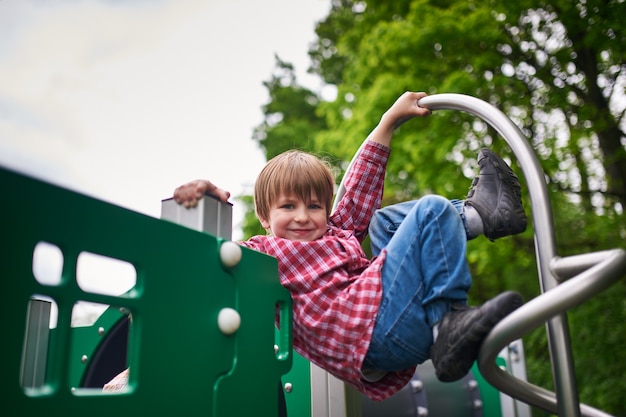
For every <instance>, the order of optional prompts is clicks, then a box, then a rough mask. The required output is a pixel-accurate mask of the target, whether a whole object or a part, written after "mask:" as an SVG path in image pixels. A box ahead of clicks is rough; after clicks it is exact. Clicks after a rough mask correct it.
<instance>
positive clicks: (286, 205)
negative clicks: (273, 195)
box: [280, 204, 294, 210]
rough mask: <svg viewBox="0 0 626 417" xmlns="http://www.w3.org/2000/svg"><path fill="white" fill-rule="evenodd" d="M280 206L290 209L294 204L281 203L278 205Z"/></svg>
mask: <svg viewBox="0 0 626 417" xmlns="http://www.w3.org/2000/svg"><path fill="white" fill-rule="evenodd" d="M280 207H281V208H284V209H288V210H290V209H292V208H293V207H294V205H293V204H283V205H282V206H280Z"/></svg>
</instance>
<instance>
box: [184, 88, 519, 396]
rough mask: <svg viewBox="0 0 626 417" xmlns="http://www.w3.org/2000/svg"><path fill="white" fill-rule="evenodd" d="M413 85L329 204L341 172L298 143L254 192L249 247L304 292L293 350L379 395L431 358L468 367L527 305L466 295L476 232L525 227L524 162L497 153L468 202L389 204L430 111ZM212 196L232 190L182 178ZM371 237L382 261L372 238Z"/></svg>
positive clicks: (507, 296)
mask: <svg viewBox="0 0 626 417" xmlns="http://www.w3.org/2000/svg"><path fill="white" fill-rule="evenodd" d="M425 95H426V94H425V93H415V92H407V93H404V94H403V95H402V96H401V97H400V98H398V100H397V101H396V102H395V103H394V104H393V105H392V106H391V107H390V108H389V109H388V110H387V111H386V112H385V114H384V115H383V116H382V117H381V120H380V122H379V124H378V125H377V126H376V127H375V129H374V130H373V131H372V133H371V134H370V136H369V137H368V139H367V141H366V144H365V145H364V147H363V149H362V151H361V152H360V154H359V156H358V158H357V159H356V160H355V163H354V164H353V168H352V169H351V170H350V172H349V173H347V174H346V175H347V177H346V180H345V184H346V192H345V194H344V195H343V197H342V198H341V200H340V202H339V204H338V206H337V208H336V210H335V211H334V212H333V213H330V210H331V203H332V197H333V191H334V179H333V176H332V174H331V172H330V170H329V169H328V167H327V166H326V165H325V164H324V163H323V162H322V161H320V160H319V159H318V158H316V157H314V156H312V155H310V154H307V153H304V152H299V151H289V152H285V153H283V154H281V155H278V156H277V157H275V158H273V159H272V160H270V161H269V162H268V163H267V165H266V166H265V168H264V169H263V170H262V171H261V173H260V174H259V177H258V179H257V182H256V184H255V190H254V201H255V209H256V214H257V216H258V218H259V220H260V222H261V224H262V226H263V227H264V228H265V229H266V230H267V231H268V235H267V236H255V237H252V238H250V239H248V240H247V241H244V242H240V243H241V244H242V245H244V246H246V247H249V248H252V249H255V250H258V251H261V252H264V253H267V254H268V255H271V256H274V257H276V258H277V259H278V265H279V277H280V280H281V284H282V285H283V286H284V287H286V288H287V289H288V290H289V291H290V293H291V296H292V299H293V313H294V349H295V350H296V351H297V352H298V353H300V354H301V355H303V356H304V357H306V358H307V359H309V360H310V361H311V362H313V363H315V364H317V365H318V366H320V367H322V368H323V369H325V370H327V371H328V372H330V373H332V374H333V375H335V376H337V377H338V378H340V379H342V380H344V381H345V382H347V383H349V384H351V385H353V386H354V387H355V388H356V389H358V390H359V391H360V392H362V393H364V394H365V395H367V396H368V397H370V398H372V399H374V400H383V399H385V398H387V397H389V396H391V395H392V394H394V393H395V392H396V391H398V390H399V389H400V388H402V387H403V386H404V385H406V384H407V382H408V381H409V380H410V378H411V377H412V376H413V374H414V371H415V367H416V366H417V365H418V364H420V363H422V362H424V361H426V360H427V359H432V361H433V364H434V367H435V371H436V374H437V377H438V378H439V379H440V380H442V381H454V380H458V379H460V378H462V377H463V376H465V375H466V374H467V372H469V370H470V368H471V366H472V364H473V362H474V360H475V359H476V357H477V355H478V350H479V348H480V344H481V343H482V341H483V340H484V338H485V337H486V335H487V334H488V332H489V331H490V330H491V329H492V328H493V327H494V326H495V325H496V324H497V323H498V322H499V321H500V320H501V319H502V318H503V317H505V316H506V315H508V314H509V313H510V312H512V311H513V310H515V309H516V308H518V307H519V306H520V305H521V304H522V299H521V296H520V295H519V294H517V293H515V292H506V293H503V294H500V295H499V296H497V297H495V298H494V299H492V300H489V301H488V302H486V303H485V304H483V305H482V306H481V307H479V308H470V307H468V306H467V305H466V304H467V292H468V290H469V288H470V285H471V276H470V273H469V268H468V265H467V261H466V259H465V249H466V240H467V239H471V238H474V237H476V236H478V235H479V234H485V235H486V236H487V237H488V238H490V239H491V240H493V239H497V238H500V237H503V236H506V235H511V234H516V233H521V232H523V231H524V230H525V228H526V216H525V214H524V210H523V208H522V205H521V198H520V185H519V182H518V180H517V177H516V176H515V174H514V173H513V171H512V170H511V169H510V167H508V166H507V165H506V163H505V162H504V161H502V160H501V159H500V158H499V157H497V156H496V155H495V154H493V153H492V152H490V151H488V150H482V151H481V153H480V155H479V165H480V174H479V176H478V177H477V178H476V179H475V180H474V182H473V183H472V187H471V190H470V193H469V195H468V198H467V199H466V201H464V202H462V201H458V200H457V201H449V200H447V199H444V198H443V197H440V196H435V195H430V196H425V197H422V198H420V199H419V200H416V201H410V202H406V203H401V204H397V205H393V206H390V207H387V208H384V209H380V210H379V208H380V203H381V199H382V194H383V181H384V174H385V168H386V163H387V159H388V157H389V153H390V148H389V146H390V144H391V139H392V136H393V132H394V130H395V129H396V128H397V127H398V126H400V125H401V124H402V123H404V122H406V121H407V120H409V119H411V118H413V117H416V116H427V115H429V114H430V110H428V109H427V108H423V107H420V106H419V105H418V101H419V100H420V99H421V98H422V97H424V96H425ZM205 193H208V194H212V195H214V196H216V197H218V198H219V199H221V200H222V201H227V200H228V198H229V196H230V194H229V193H228V192H227V191H225V190H222V189H220V188H218V187H216V186H215V185H214V184H212V183H211V182H209V181H206V180H196V181H192V182H190V183H187V184H185V185H182V186H180V187H178V188H177V189H176V190H175V192H174V199H175V200H176V201H177V202H178V203H180V204H183V205H185V206H186V207H190V206H194V205H196V204H197V201H198V199H199V198H200V197H201V196H202V195H203V194H205ZM368 232H369V234H370V237H371V242H372V243H371V244H372V251H373V253H374V255H375V257H374V258H373V259H371V260H370V259H368V258H367V257H366V255H365V253H364V252H363V250H362V248H361V242H362V241H363V239H364V238H365V236H366V235H367V234H368Z"/></svg>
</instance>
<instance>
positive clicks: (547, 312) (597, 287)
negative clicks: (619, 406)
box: [478, 249, 626, 417]
mask: <svg viewBox="0 0 626 417" xmlns="http://www.w3.org/2000/svg"><path fill="white" fill-rule="evenodd" d="M592 256H598V257H602V258H603V259H602V260H601V261H600V262H598V263H597V264H595V265H593V266H591V267H590V268H588V269H587V270H585V271H583V272H581V273H580V274H578V275H577V276H575V277H573V278H571V279H570V280H568V281H566V282H564V283H562V284H561V285H559V286H558V287H556V288H554V289H552V290H550V291H547V292H545V293H543V294H541V295H540V296H538V297H536V298H534V299H533V300H530V301H528V302H527V303H526V304H524V305H523V306H522V307H520V308H519V309H517V310H516V311H514V312H513V313H511V314H510V315H509V316H507V317H505V318H504V319H503V320H502V321H501V322H500V323H498V325H497V326H496V327H495V328H494V329H493V330H492V331H491V333H489V335H488V336H487V338H486V339H485V341H484V342H483V345H482V348H481V351H480V355H479V358H478V366H479V368H480V372H481V374H482V375H483V376H484V377H485V379H487V380H488V381H489V382H490V383H491V384H492V385H494V386H495V387H497V388H498V389H499V390H501V391H503V392H506V393H508V394H509V395H511V396H513V397H515V398H519V399H521V400H522V401H524V402H527V403H529V404H531V405H534V406H536V407H539V408H542V409H544V410H546V411H549V412H552V413H557V414H559V415H566V416H569V415H568V414H562V413H561V411H560V409H561V408H562V407H561V404H560V401H561V399H560V397H558V395H556V396H555V395H554V394H553V393H551V392H549V391H547V390H545V389H543V388H539V387H536V386H534V385H532V384H529V383H527V382H525V381H521V380H519V379H517V378H514V377H512V376H511V375H508V374H507V373H505V372H503V371H502V370H500V369H499V368H498V367H497V366H496V365H495V359H496V355H497V353H498V352H499V350H500V349H501V347H502V346H506V345H507V344H508V343H509V341H510V340H515V339H518V338H520V337H521V336H522V335H524V334H526V333H528V332H529V331H531V330H533V329H534V328H536V327H538V326H540V325H541V324H542V323H543V322H544V321H546V320H547V319H549V318H550V317H552V316H553V315H555V314H558V313H559V312H562V311H566V310H569V309H571V308H573V307H575V306H577V305H579V304H581V303H583V302H584V301H587V300H589V299H591V298H592V297H594V296H595V295H597V294H599V293H600V292H602V291H604V290H605V289H606V288H608V287H609V286H610V285H611V284H613V283H614V282H616V281H617V280H618V279H619V278H621V277H622V276H623V275H624V272H625V270H626V252H625V251H624V250H623V249H613V250H610V251H603V252H597V253H595V254H593V255H592ZM587 259H589V258H587ZM580 408H581V410H582V412H583V415H584V416H589V417H598V416H608V414H606V413H604V412H602V411H599V410H596V409H594V408H592V407H589V406H586V405H581V407H580Z"/></svg>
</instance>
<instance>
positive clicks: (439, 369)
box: [431, 291, 524, 382]
mask: <svg viewBox="0 0 626 417" xmlns="http://www.w3.org/2000/svg"><path fill="white" fill-rule="evenodd" d="M523 303H524V302H523V299H522V296H521V295H519V294H518V293H516V292H513V291H508V292H505V293H502V294H500V295H499V296H498V297H496V298H493V299H492V300H490V301H488V302H487V303H485V304H484V305H483V306H481V307H480V308H486V309H487V310H488V311H486V312H485V314H484V315H483V316H482V323H478V324H475V325H474V326H472V329H471V330H470V332H471V334H469V335H467V336H466V337H465V338H463V339H460V340H459V342H458V343H455V344H454V345H450V346H446V351H445V353H444V354H443V355H442V357H441V358H437V357H436V355H431V356H433V357H432V360H433V364H435V365H436V366H435V374H436V376H437V379H439V380H440V381H442V382H454V381H457V380H459V379H461V378H463V377H464V376H465V375H467V373H468V372H469V371H470V369H471V368H472V365H473V364H474V362H475V360H476V358H477V357H478V352H479V351H480V347H481V346H482V342H483V341H484V339H485V338H486V337H487V335H488V334H489V332H490V331H491V330H492V329H493V328H494V327H495V326H496V325H497V324H498V323H499V322H500V321H501V320H502V319H503V318H505V317H506V316H508V315H509V314H511V313H512V312H513V311H515V310H516V309H518V308H519V307H520V306H521V305H522V304H523ZM433 348H434V346H433ZM433 350H436V349H433ZM437 350H441V349H437ZM459 357H460V360H459Z"/></svg>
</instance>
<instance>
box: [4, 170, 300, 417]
mask: <svg viewBox="0 0 626 417" xmlns="http://www.w3.org/2000/svg"><path fill="white" fill-rule="evenodd" d="M0 184H1V185H2V190H3V195H4V196H5V203H4V204H3V216H2V219H1V220H0V221H1V222H2V223H1V224H2V226H1V230H2V233H1V235H0V236H2V239H3V240H4V242H3V245H2V248H3V256H2V262H0V271H1V272H0V275H1V276H0V294H2V298H3V300H2V303H0V314H1V317H2V321H3V328H4V329H3V330H4V334H3V338H2V342H3V343H2V344H3V350H2V352H3V357H2V360H0V374H2V375H3V377H2V378H1V379H0V390H1V391H2V392H3V398H5V401H4V404H3V405H4V408H5V409H7V410H8V409H12V410H19V413H20V415H24V416H34V415H47V416H66V415H70V414H72V415H88V416H90V417H98V416H103V417H104V416H106V417H110V416H112V415H115V416H118V417H119V416H133V417H136V416H138V415H184V416H210V415H212V416H249V415H259V416H263V415H267V416H276V415H277V413H278V395H277V385H278V381H279V379H280V376H281V375H283V374H285V373H287V372H288V371H289V369H290V366H291V361H292V351H291V332H290V331H286V332H284V336H283V337H281V343H282V346H280V349H279V351H280V352H279V354H276V353H275V351H274V342H275V341H274V337H275V335H274V333H275V332H274V318H275V310H276V305H277V304H278V305H280V306H281V314H282V320H283V323H288V324H289V325H290V324H291V299H290V297H289V294H288V292H287V291H286V290H285V289H284V288H283V287H282V286H281V285H280V283H279V281H278V277H277V264H276V260H275V259H273V258H271V257H269V256H266V255H263V254H260V253H257V252H254V251H251V250H247V249H245V248H242V250H243V257H242V260H241V262H240V263H239V264H238V265H237V266H235V267H233V268H232V269H228V268H226V267H224V266H222V264H221V262H220V257H219V248H220V245H221V244H222V243H223V241H221V240H220V239H217V238H215V237H213V236H211V235H209V234H206V233H201V232H196V231H193V230H190V229H187V228H185V227H183V226H180V225H177V224H174V223H171V222H167V221H162V220H159V219H155V218H152V217H149V216H145V215H142V214H139V213H136V212H133V211H129V210H126V209H123V208H120V207H117V206H114V205H111V204H108V203H106V202H102V201H99V200H97V199H94V198H90V197H88V196H85V195H81V194H79V193H75V192H72V191H69V190H66V189H63V188H60V187H57V186H53V185H50V184H47V183H45V182H42V181H39V180H35V179H32V178H29V177H26V176H23V175H20V174H16V173H14V172H11V171H7V170H4V169H1V168H0ZM38 242H47V243H50V244H52V245H55V246H57V247H58V248H59V249H60V251H61V253H62V257H63V268H62V276H61V282H60V283H58V284H55V285H44V284H42V283H40V282H38V281H37V280H36V279H35V277H34V274H33V267H32V265H33V259H32V258H33V251H34V248H35V246H36V245H37V243H38ZM82 251H87V252H91V253H94V254H98V255H103V256H107V257H110V258H114V259H119V260H122V261H126V262H128V263H130V264H132V265H133V266H134V267H135V269H136V272H137V283H136V285H135V287H134V288H133V289H131V290H130V291H128V292H127V293H125V294H123V295H121V296H110V295H104V294H95V293H89V292H86V291H84V290H83V289H81V288H80V286H79V285H78V284H77V281H76V261H77V258H78V255H79V254H80V253H81V252H82ZM34 294H40V295H45V296H47V297H51V298H52V299H53V300H54V302H55V303H56V305H57V306H58V323H57V327H56V329H55V331H54V337H53V338H51V340H50V344H49V350H48V367H47V372H46V376H45V382H44V384H43V385H42V386H40V387H36V388H24V387H22V385H21V384H20V371H21V366H22V352H23V349H24V346H23V345H24V334H25V323H26V313H27V306H28V302H29V300H30V298H31V296H32V295H34ZM80 300H83V301H89V302H94V303H100V304H106V305H112V306H119V307H124V308H126V309H128V310H129V311H130V312H131V313H132V317H133V322H132V326H131V331H130V334H129V352H128V358H129V359H128V361H129V364H130V370H131V372H130V381H129V389H128V390H127V391H126V392H124V393H122V394H103V393H102V392H101V391H100V390H85V389H73V388H74V387H73V385H75V376H72V371H71V370H72V365H71V361H72V360H73V359H75V358H71V357H70V356H71V355H72V353H71V352H72V345H73V344H72V340H71V339H72V329H71V326H70V319H71V314H72V307H73V305H74V304H75V303H76V302H77V301H80ZM225 307H231V308H234V309H235V310H237V311H238V313H239V314H240V317H241V326H240V328H239V330H238V331H237V332H236V333H235V334H233V335H225V334H223V333H222V332H220V330H219V329H218V326H217V316H218V313H219V311H220V310H221V309H222V308H225ZM283 330H285V329H283ZM281 333H283V332H281ZM70 410H71V411H70Z"/></svg>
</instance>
